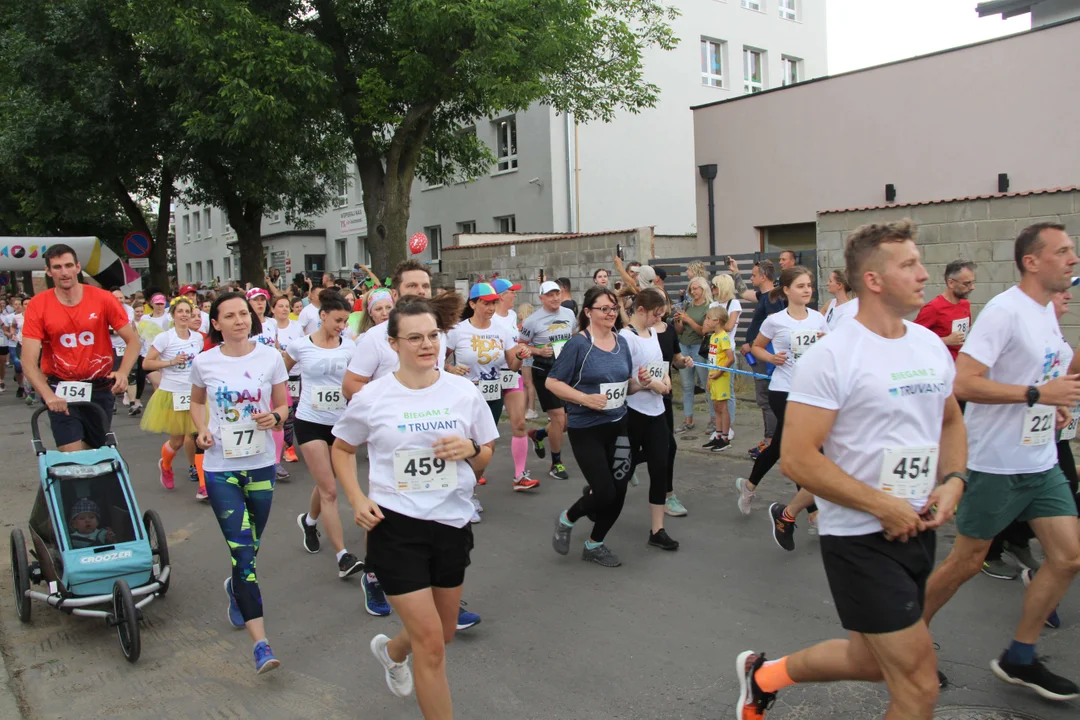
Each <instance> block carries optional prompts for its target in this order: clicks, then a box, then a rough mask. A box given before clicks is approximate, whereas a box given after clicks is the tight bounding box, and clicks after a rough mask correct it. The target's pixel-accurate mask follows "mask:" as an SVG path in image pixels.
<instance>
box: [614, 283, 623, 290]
mask: <svg viewBox="0 0 1080 720" xmlns="http://www.w3.org/2000/svg"><path fill="white" fill-rule="evenodd" d="M615 290H617V291H618V290H622V280H616V281H615Z"/></svg>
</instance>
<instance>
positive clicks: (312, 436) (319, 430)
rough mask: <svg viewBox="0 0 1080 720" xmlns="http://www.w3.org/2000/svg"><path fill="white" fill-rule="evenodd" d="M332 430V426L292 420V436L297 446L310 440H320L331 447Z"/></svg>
mask: <svg viewBox="0 0 1080 720" xmlns="http://www.w3.org/2000/svg"><path fill="white" fill-rule="evenodd" d="M333 430H334V426H333V425H323V424H322V423H317V422H311V421H310V420H301V419H300V418H296V419H294V420H293V434H294V436H295V437H296V444H297V445H303V444H305V443H309V442H311V441H312V440H322V441H323V442H325V443H326V444H327V445H333V444H334V433H333Z"/></svg>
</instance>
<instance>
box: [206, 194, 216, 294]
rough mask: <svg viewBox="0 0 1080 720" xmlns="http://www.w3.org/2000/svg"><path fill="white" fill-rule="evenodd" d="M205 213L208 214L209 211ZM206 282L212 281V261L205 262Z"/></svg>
mask: <svg viewBox="0 0 1080 720" xmlns="http://www.w3.org/2000/svg"><path fill="white" fill-rule="evenodd" d="M207 212H209V210H208V211H207ZM206 280H207V282H213V280H214V261H213V260H207V261H206Z"/></svg>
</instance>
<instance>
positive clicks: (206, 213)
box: [203, 208, 210, 237]
mask: <svg viewBox="0 0 1080 720" xmlns="http://www.w3.org/2000/svg"><path fill="white" fill-rule="evenodd" d="M203 220H204V221H205V222H203V224H204V225H206V236H207V237H210V208H206V209H205V210H203Z"/></svg>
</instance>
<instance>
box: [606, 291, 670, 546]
mask: <svg viewBox="0 0 1080 720" xmlns="http://www.w3.org/2000/svg"><path fill="white" fill-rule="evenodd" d="M666 312H667V298H666V297H664V293H662V292H661V291H660V290H659V289H657V288H655V287H646V288H642V290H641V291H640V292H639V293H638V294H637V295H636V296H635V297H634V312H633V314H632V315H631V316H630V323H629V324H628V325H627V326H626V327H624V328H623V329H622V330H620V331H619V335H620V336H621V337H624V338H626V343H627V344H628V345H629V346H630V357H631V360H632V361H633V367H634V371H635V372H639V371H640V370H641V369H642V368H644V369H645V370H646V371H647V372H648V374H649V383H648V385H646V386H644V387H642V388H641V390H639V391H638V392H636V393H634V394H633V395H630V396H628V397H627V398H626V404H627V405H628V406H629V408H630V409H629V410H628V411H627V419H626V429H627V434H628V436H629V438H630V456H631V458H632V462H633V467H635V468H636V467H637V466H638V465H641V464H646V465H648V468H649V516H650V518H649V519H650V523H651V528H650V529H649V545H651V546H652V547H658V548H660V549H661V550H678V549H679V543H678V542H677V541H675V540H672V539H671V536H670V535H668V534H667V530H665V529H664V508H665V507H666V505H667V494H668V489H669V488H670V487H671V478H670V477H669V476H668V473H669V472H670V467H669V464H668V451H669V449H670V442H671V433H670V431H669V430H668V424H667V419H666V418H665V417H664V396H665V395H668V394H670V393H671V374H670V367H669V365H668V363H665V362H664V355H663V352H662V351H661V349H660V340H659V338H658V337H657V334H656V331H655V330H653V326H654V325H656V324H657V323H658V322H660V319H661V318H663V317H664V313H666Z"/></svg>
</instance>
